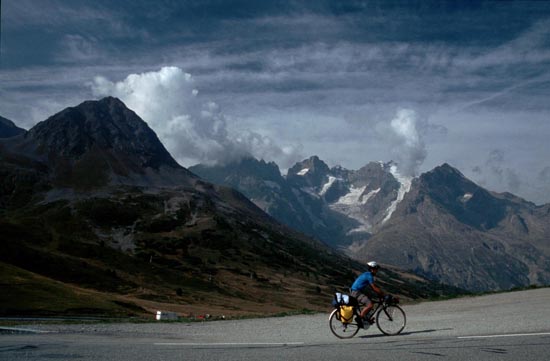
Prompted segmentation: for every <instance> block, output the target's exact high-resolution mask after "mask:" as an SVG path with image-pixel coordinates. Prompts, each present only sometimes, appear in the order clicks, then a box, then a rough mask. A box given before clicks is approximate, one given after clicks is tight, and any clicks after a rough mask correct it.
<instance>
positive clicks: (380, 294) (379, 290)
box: [370, 283, 384, 298]
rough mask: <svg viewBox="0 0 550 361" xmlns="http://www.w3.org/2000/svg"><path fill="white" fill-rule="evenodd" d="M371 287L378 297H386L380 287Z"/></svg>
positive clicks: (373, 285) (372, 285) (371, 285)
mask: <svg viewBox="0 0 550 361" xmlns="http://www.w3.org/2000/svg"><path fill="white" fill-rule="evenodd" d="M370 287H371V288H372V290H373V291H374V292H376V294H377V295H378V297H380V298H382V297H384V292H382V290H381V289H380V288H378V286H376V285H375V284H374V283H371V284H370Z"/></svg>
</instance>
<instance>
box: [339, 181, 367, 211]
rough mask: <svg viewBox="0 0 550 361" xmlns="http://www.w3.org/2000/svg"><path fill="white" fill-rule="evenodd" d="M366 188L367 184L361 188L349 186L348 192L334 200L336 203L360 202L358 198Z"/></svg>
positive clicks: (349, 204)
mask: <svg viewBox="0 0 550 361" xmlns="http://www.w3.org/2000/svg"><path fill="white" fill-rule="evenodd" d="M366 188H367V186H364V187H361V188H355V187H354V186H351V187H350V190H349V193H348V194H346V195H343V196H342V197H340V198H339V199H338V201H336V204H341V205H346V206H353V205H355V204H358V203H360V201H359V199H360V198H361V195H362V194H363V192H364V191H365V189H366Z"/></svg>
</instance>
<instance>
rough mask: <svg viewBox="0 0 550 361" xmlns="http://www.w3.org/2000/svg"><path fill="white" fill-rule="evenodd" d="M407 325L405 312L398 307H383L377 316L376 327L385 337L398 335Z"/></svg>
mask: <svg viewBox="0 0 550 361" xmlns="http://www.w3.org/2000/svg"><path fill="white" fill-rule="evenodd" d="M406 324H407V317H406V316H405V311H403V309H402V308H401V307H399V306H397V305H390V306H386V307H382V308H380V311H378V313H377V314H376V326H378V329H379V330H380V331H382V333H383V334H384V335H388V336H393V335H398V334H400V333H401V331H403V329H404V328H405V325H406Z"/></svg>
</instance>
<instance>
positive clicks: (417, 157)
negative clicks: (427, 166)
mask: <svg viewBox="0 0 550 361" xmlns="http://www.w3.org/2000/svg"><path fill="white" fill-rule="evenodd" d="M429 128H430V126H429V124H428V123H427V122H426V121H420V120H419V119H418V116H417V113H416V112H415V111H414V110H411V109H400V110H398V111H397V113H396V115H395V117H394V118H392V119H391V120H390V121H389V122H387V121H386V122H384V121H382V122H380V123H378V124H377V125H376V130H377V132H378V134H379V135H380V136H381V138H382V140H383V141H384V142H385V144H386V146H387V147H388V148H389V151H390V154H391V156H392V158H393V160H395V161H396V162H397V163H398V167H399V171H400V172H401V173H402V174H403V175H408V176H415V175H417V174H418V171H419V169H420V166H421V165H422V163H423V162H424V160H425V159H426V156H427V150H426V144H425V142H424V136H425V134H426V131H427V130H428V129H429Z"/></svg>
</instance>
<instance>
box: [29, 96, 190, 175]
mask: <svg viewBox="0 0 550 361" xmlns="http://www.w3.org/2000/svg"><path fill="white" fill-rule="evenodd" d="M27 136H28V137H29V138H31V139H32V140H33V141H34V142H35V144H36V145H37V150H38V151H39V152H40V153H47V154H49V155H50V156H54V157H57V156H62V157H65V158H68V159H72V160H78V159H80V158H82V157H83V156H84V155H85V154H87V153H89V152H90V151H92V150H94V149H101V150H103V151H112V152H114V153H117V154H126V155H131V156H133V157H134V156H135V157H137V158H139V160H140V161H139V163H140V164H139V166H142V167H151V168H154V169H158V168H159V167H160V166H168V167H172V168H176V167H179V165H178V164H177V162H176V161H175V160H174V159H173V158H172V156H171V155H170V154H169V153H168V151H167V150H166V149H165V148H164V146H163V145H162V143H161V142H160V141H159V139H158V137H157V135H156V134H155V132H153V130H151V128H149V126H148V125H147V123H145V122H144V121H143V120H142V119H141V118H140V117H139V116H138V115H137V114H136V113H134V112H133V111H132V110H130V109H128V108H127V107H126V105H124V103H123V102H122V101H120V100H119V99H117V98H113V97H107V98H103V99H101V100H98V101H86V102H84V103H82V104H80V105H78V106H76V107H70V108H67V109H65V110H62V111H61V112H59V113H57V114H55V115H53V116H51V117H50V118H48V119H47V120H45V121H43V122H40V123H38V124H37V125H36V126H34V127H33V128H32V129H31V130H29V132H28V134H27Z"/></svg>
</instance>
